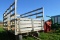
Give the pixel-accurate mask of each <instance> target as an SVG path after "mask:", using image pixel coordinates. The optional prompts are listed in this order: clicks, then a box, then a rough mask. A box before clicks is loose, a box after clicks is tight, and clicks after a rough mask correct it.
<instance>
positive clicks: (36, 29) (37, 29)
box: [34, 27, 42, 31]
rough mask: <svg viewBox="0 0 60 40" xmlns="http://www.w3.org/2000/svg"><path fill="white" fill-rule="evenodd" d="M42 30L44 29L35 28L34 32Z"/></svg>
mask: <svg viewBox="0 0 60 40" xmlns="http://www.w3.org/2000/svg"><path fill="white" fill-rule="evenodd" d="M41 28H42V27H35V28H34V31H40V30H42V29H41Z"/></svg>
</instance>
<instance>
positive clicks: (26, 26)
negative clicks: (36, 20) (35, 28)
mask: <svg viewBox="0 0 60 40" xmlns="http://www.w3.org/2000/svg"><path fill="white" fill-rule="evenodd" d="M28 27H32V25H31V24H28V25H20V28H28Z"/></svg>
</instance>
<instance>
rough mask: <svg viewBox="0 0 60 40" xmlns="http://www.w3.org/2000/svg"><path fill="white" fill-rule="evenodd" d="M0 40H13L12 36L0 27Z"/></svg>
mask: <svg viewBox="0 0 60 40" xmlns="http://www.w3.org/2000/svg"><path fill="white" fill-rule="evenodd" d="M0 40H15V39H14V37H13V35H11V34H9V33H8V32H7V31H5V30H4V29H3V28H2V26H0Z"/></svg>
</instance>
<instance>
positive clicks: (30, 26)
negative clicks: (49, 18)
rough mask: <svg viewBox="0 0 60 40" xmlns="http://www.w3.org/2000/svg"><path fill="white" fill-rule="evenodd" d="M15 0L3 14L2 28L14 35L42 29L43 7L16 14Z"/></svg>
mask: <svg viewBox="0 0 60 40" xmlns="http://www.w3.org/2000/svg"><path fill="white" fill-rule="evenodd" d="M16 9H17V0H15V2H14V3H13V4H12V5H10V7H9V8H8V9H7V10H6V11H5V13H4V14H3V26H4V29H5V30H7V31H10V32H11V33H13V34H15V35H19V34H20V35H22V34H25V33H31V32H38V31H40V30H44V8H43V7H41V8H38V9H36V10H32V11H30V12H27V13H24V14H20V15H18V14H17V12H16Z"/></svg>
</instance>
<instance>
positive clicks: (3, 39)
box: [0, 27, 60, 40]
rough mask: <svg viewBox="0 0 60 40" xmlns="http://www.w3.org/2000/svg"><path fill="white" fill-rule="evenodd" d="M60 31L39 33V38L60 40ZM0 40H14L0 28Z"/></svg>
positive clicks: (31, 38) (28, 39)
mask: <svg viewBox="0 0 60 40" xmlns="http://www.w3.org/2000/svg"><path fill="white" fill-rule="evenodd" d="M59 32H60V31H59V30H57V31H56V32H55V33H52V32H51V33H44V32H41V33H40V35H39V38H40V39H41V40H60V33H59ZM0 40H15V39H14V36H12V35H9V34H8V32H7V31H5V30H4V29H3V28H2V27H0ZM23 40H35V39H34V38H33V37H29V36H28V37H27V38H23Z"/></svg>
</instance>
